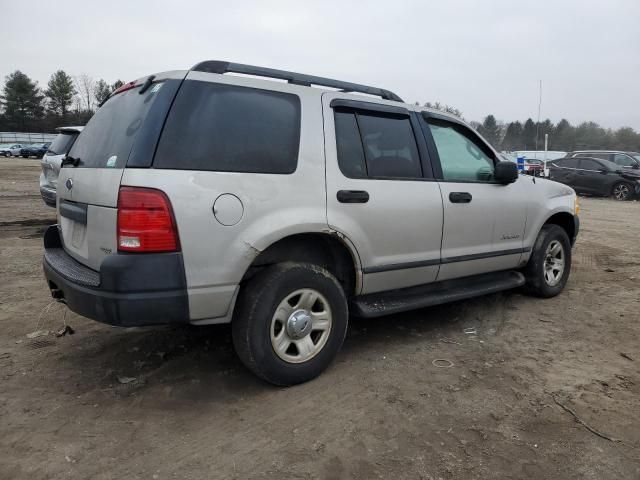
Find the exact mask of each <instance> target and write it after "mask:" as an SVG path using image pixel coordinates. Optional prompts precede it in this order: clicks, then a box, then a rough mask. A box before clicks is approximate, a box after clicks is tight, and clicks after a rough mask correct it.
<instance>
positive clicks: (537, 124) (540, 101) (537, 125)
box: [536, 80, 542, 152]
mask: <svg viewBox="0 0 640 480" xmlns="http://www.w3.org/2000/svg"><path fill="white" fill-rule="evenodd" d="M541 108H542V80H540V98H539V99H538V121H537V122H536V152H537V151H538V131H539V130H540V110H541Z"/></svg>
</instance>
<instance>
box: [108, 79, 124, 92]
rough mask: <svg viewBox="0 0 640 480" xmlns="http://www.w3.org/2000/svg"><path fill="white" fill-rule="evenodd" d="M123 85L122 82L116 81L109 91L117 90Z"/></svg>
mask: <svg viewBox="0 0 640 480" xmlns="http://www.w3.org/2000/svg"><path fill="white" fill-rule="evenodd" d="M123 85H124V82H123V81H122V80H116V81H115V82H113V85H111V91H114V90H117V89H119V88H120V87H121V86H123Z"/></svg>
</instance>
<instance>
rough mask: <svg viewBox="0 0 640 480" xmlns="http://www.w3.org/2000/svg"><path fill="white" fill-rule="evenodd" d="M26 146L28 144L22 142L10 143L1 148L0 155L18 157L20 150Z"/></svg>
mask: <svg viewBox="0 0 640 480" xmlns="http://www.w3.org/2000/svg"><path fill="white" fill-rule="evenodd" d="M25 146H26V145H24V144H22V143H14V144H9V145H7V146H6V147H4V148H1V149H0V155H4V156H5V157H11V156H14V157H17V156H18V155H20V150H22V149H23V148H24V147H25Z"/></svg>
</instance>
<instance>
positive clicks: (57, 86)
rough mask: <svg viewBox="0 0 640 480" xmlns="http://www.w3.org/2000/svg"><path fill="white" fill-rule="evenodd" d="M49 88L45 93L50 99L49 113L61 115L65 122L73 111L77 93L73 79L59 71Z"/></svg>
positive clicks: (52, 76)
mask: <svg viewBox="0 0 640 480" xmlns="http://www.w3.org/2000/svg"><path fill="white" fill-rule="evenodd" d="M47 86H48V87H49V88H47V90H46V91H45V92H44V93H45V95H46V96H47V97H48V98H49V104H48V111H49V113H52V114H54V115H60V116H61V117H62V120H63V121H64V120H65V119H66V117H67V113H68V112H69V111H70V110H71V105H72V103H73V96H74V95H75V94H76V93H77V92H76V89H75V87H74V86H73V79H72V78H71V77H70V76H69V75H67V74H66V72H65V71H64V70H58V71H57V72H55V73H54V74H53V75H51V78H50V79H49V83H48V84H47Z"/></svg>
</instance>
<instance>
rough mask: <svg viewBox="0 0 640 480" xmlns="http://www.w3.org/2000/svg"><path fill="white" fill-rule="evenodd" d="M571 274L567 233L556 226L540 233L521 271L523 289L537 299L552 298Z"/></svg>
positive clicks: (551, 226)
mask: <svg viewBox="0 0 640 480" xmlns="http://www.w3.org/2000/svg"><path fill="white" fill-rule="evenodd" d="M570 272H571V242H570V241H569V236H568V235H567V232H566V231H565V230H564V229H563V228H562V227H559V226H558V225H545V226H543V227H542V229H540V233H539V234H538V238H537V239H536V243H535V245H534V247H533V250H532V252H531V257H530V258H529V263H527V266H526V267H525V270H524V274H525V279H526V284H525V288H526V289H527V290H528V291H529V293H531V294H533V295H536V296H538V297H544V298H549V297H555V296H556V295H558V294H559V293H560V292H561V291H562V290H563V289H564V286H565V285H566V283H567V280H568V279H569V273H570Z"/></svg>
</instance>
